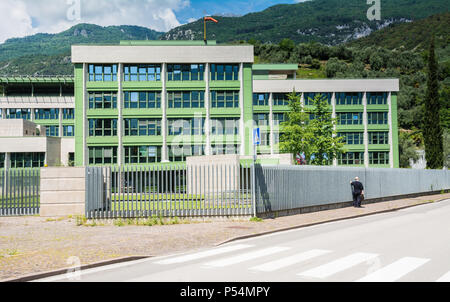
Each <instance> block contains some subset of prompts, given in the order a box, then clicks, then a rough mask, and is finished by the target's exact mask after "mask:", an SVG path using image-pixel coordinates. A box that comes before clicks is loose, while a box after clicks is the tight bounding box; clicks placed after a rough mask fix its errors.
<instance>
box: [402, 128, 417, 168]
mask: <svg viewBox="0 0 450 302" xmlns="http://www.w3.org/2000/svg"><path fill="white" fill-rule="evenodd" d="M398 147H399V153H400V168H410V167H411V165H410V160H411V159H412V160H414V161H417V160H418V159H419V155H418V154H417V152H416V145H415V142H414V140H413V138H412V137H411V135H410V134H409V133H408V132H406V131H400V135H399V144H398Z"/></svg>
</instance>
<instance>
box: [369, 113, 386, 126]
mask: <svg viewBox="0 0 450 302" xmlns="http://www.w3.org/2000/svg"><path fill="white" fill-rule="evenodd" d="M367 117H368V120H369V125H387V123H388V113H387V112H369V113H368V114H367Z"/></svg>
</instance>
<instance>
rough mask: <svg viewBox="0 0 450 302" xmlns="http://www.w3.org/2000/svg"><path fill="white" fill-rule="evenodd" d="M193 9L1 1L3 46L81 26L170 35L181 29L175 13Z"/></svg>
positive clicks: (69, 0)
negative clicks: (10, 41)
mask: <svg viewBox="0 0 450 302" xmlns="http://www.w3.org/2000/svg"><path fill="white" fill-rule="evenodd" d="M77 1H79V3H80V8H81V10H80V12H79V15H80V20H72V19H73V18H69V16H68V11H69V10H70V9H72V12H73V9H74V8H75V9H76V6H74V5H76V3H77ZM189 6H190V1H189V0H95V1H93V0H38V1H36V0H1V1H0V43H2V42H4V41H5V40H6V39H8V38H11V37H23V36H26V35H31V34H35V33H38V32H45V33H57V32H60V31H63V30H66V29H68V28H69V27H71V26H73V25H75V24H77V23H93V24H97V25H101V26H110V25H138V26H145V27H149V28H151V29H154V30H158V31H168V30H170V29H172V28H174V27H176V26H179V25H180V22H179V21H178V20H177V17H176V15H175V12H176V11H178V10H180V9H182V8H186V7H189ZM75 15H76V14H75Z"/></svg>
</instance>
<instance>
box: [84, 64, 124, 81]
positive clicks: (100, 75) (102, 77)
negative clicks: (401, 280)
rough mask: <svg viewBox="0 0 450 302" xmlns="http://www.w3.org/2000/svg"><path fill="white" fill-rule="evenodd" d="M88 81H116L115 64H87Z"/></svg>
mask: <svg viewBox="0 0 450 302" xmlns="http://www.w3.org/2000/svg"><path fill="white" fill-rule="evenodd" d="M88 69H89V81H90V82H115V81H117V64H108V65H94V64H89V67H88Z"/></svg>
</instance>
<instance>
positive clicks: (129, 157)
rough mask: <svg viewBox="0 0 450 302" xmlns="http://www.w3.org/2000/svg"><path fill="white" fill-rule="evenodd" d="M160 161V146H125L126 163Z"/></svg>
mask: <svg viewBox="0 0 450 302" xmlns="http://www.w3.org/2000/svg"><path fill="white" fill-rule="evenodd" d="M160 161H161V147H158V146H133V147H128V146H126V147H125V163H126V164H149V163H157V162H160Z"/></svg>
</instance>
